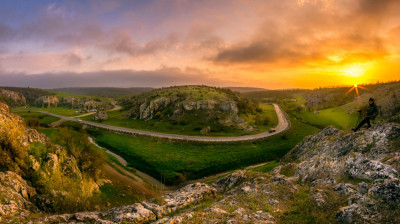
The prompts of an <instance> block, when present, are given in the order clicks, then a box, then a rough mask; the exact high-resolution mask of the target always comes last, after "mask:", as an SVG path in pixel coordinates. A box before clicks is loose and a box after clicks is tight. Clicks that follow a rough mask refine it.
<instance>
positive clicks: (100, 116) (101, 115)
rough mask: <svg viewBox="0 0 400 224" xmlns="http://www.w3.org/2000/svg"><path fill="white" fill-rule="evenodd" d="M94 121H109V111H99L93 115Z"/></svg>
mask: <svg viewBox="0 0 400 224" xmlns="http://www.w3.org/2000/svg"><path fill="white" fill-rule="evenodd" d="M93 120H95V121H106V120H108V115H107V111H104V110H98V111H96V113H94V114H93Z"/></svg>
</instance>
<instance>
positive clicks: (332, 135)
mask: <svg viewBox="0 0 400 224" xmlns="http://www.w3.org/2000/svg"><path fill="white" fill-rule="evenodd" d="M399 137H400V126H399V125H394V124H387V123H377V124H376V125H375V127H374V128H373V129H369V130H364V131H360V132H357V133H352V132H339V131H338V130H337V129H335V128H332V127H330V128H326V129H324V130H322V131H321V132H319V133H318V134H316V135H314V136H311V137H307V138H306V139H305V140H304V141H303V142H302V143H300V144H299V145H298V146H296V147H295V148H294V149H293V150H292V151H291V152H290V153H288V154H287V155H286V157H285V160H288V161H300V163H299V165H298V166H297V169H296V174H298V175H300V176H302V179H303V180H310V181H313V180H316V179H323V178H327V177H329V178H338V177H341V176H343V175H349V176H350V177H352V178H364V179H369V180H374V179H377V178H393V177H396V176H397V175H398V171H396V170H395V169H393V168H392V167H390V166H389V165H385V164H383V163H382V161H381V160H382V159H383V158H384V157H386V156H389V155H390V154H391V153H390V151H391V149H390V148H388V145H390V141H391V139H393V138H399Z"/></svg>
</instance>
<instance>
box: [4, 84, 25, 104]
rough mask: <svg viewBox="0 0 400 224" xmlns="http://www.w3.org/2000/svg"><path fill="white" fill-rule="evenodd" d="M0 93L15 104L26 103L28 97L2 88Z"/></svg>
mask: <svg viewBox="0 0 400 224" xmlns="http://www.w3.org/2000/svg"><path fill="white" fill-rule="evenodd" d="M0 95H2V96H3V97H5V98H6V99H7V100H8V101H10V103H12V104H15V105H24V104H26V99H25V97H24V95H23V94H21V93H18V92H14V91H11V90H6V89H2V88H0Z"/></svg>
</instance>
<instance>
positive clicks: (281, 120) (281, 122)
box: [19, 104, 290, 142]
mask: <svg viewBox="0 0 400 224" xmlns="http://www.w3.org/2000/svg"><path fill="white" fill-rule="evenodd" d="M273 105H274V108H275V112H276V115H277V117H278V125H277V126H276V127H275V132H272V133H270V132H269V131H266V132H262V133H259V134H254V135H243V136H232V137H208V136H188V135H177V134H168V133H160V132H152V131H144V130H138V129H131V128H124V127H117V126H112V125H106V124H101V123H96V122H92V121H84V120H81V119H79V118H78V119H77V118H74V117H65V116H61V115H58V114H53V113H49V112H46V111H40V110H39V111H32V112H38V113H43V114H47V115H50V116H54V117H58V118H61V119H65V120H70V121H76V122H80V123H81V124H86V125H88V126H91V127H96V128H101V129H105V130H109V131H114V132H120V133H124V134H131V135H143V136H150V137H157V138H167V139H174V140H184V141H195V142H240V141H253V140H258V139H264V138H267V137H270V136H273V135H277V134H279V133H281V132H284V131H286V130H288V129H289V128H290V122H289V120H288V119H287V117H286V115H285V113H284V112H283V111H282V109H281V108H280V107H279V106H278V105H277V104H273ZM19 112H22V111H19Z"/></svg>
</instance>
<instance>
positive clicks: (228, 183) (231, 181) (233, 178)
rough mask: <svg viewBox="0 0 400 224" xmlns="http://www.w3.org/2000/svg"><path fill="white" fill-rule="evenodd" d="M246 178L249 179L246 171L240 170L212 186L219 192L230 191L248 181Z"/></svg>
mask: <svg viewBox="0 0 400 224" xmlns="http://www.w3.org/2000/svg"><path fill="white" fill-rule="evenodd" d="M246 178H247V177H246V174H245V173H244V171H242V170H239V171H236V172H234V173H232V174H231V175H229V176H226V177H224V178H222V179H219V180H217V181H215V182H214V183H213V184H212V186H213V187H215V188H216V189H217V190H218V192H224V191H227V190H229V189H230V188H232V187H233V186H236V185H238V184H240V183H241V182H242V181H244V180H246Z"/></svg>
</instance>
